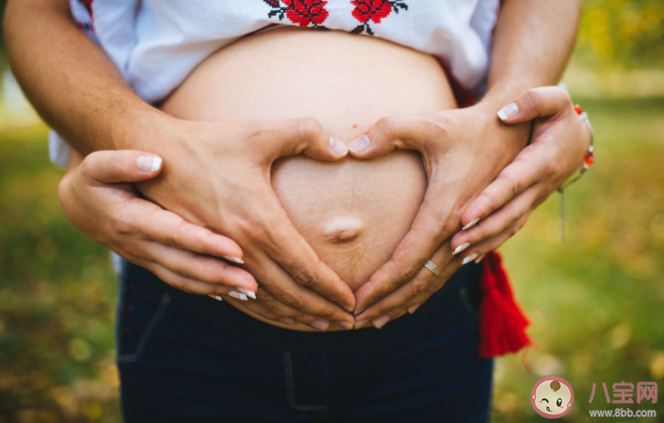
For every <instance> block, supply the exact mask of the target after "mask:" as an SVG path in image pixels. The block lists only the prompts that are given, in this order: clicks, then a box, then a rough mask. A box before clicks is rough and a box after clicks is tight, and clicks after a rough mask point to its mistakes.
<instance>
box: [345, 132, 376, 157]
mask: <svg viewBox="0 0 664 423" xmlns="http://www.w3.org/2000/svg"><path fill="white" fill-rule="evenodd" d="M370 145H371V140H370V139H369V137H367V136H366V135H362V136H361V137H360V138H357V139H356V140H353V142H351V143H350V145H349V146H348V149H349V150H350V151H352V152H353V153H361V152H362V151H364V150H366V149H367V148H369V146H370Z"/></svg>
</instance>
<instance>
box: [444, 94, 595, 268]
mask: <svg viewBox="0 0 664 423" xmlns="http://www.w3.org/2000/svg"><path fill="white" fill-rule="evenodd" d="M499 116H500V118H501V120H503V122H505V123H507V124H509V125H513V124H516V123H521V122H527V121H530V120H533V119H534V120H535V125H534V127H533V135H532V142H531V144H530V145H529V146H528V147H526V148H524V149H523V151H522V152H521V153H519V155H518V156H517V157H516V159H514V162H512V164H510V165H509V166H507V167H506V168H505V169H504V170H503V171H502V172H500V175H498V178H497V179H496V180H495V181H494V182H493V183H491V185H489V186H488V187H487V188H486V189H485V190H484V191H482V193H481V194H480V196H479V197H477V198H476V199H475V200H474V201H473V202H472V203H470V204H469V205H468V206H467V207H466V209H465V210H464V212H463V215H462V217H461V220H462V222H466V223H467V224H468V225H469V226H470V227H469V228H467V229H466V230H463V231H461V232H459V233H457V234H456V235H454V237H453V238H452V249H455V251H456V250H457V249H458V250H459V253H461V252H462V251H463V254H461V256H462V257H463V258H464V260H476V259H478V258H479V257H482V256H484V254H486V253H487V252H489V251H492V250H495V249H496V248H498V247H499V246H500V245H502V244H503V243H504V242H505V241H506V240H507V239H508V238H509V237H510V236H512V235H514V234H515V233H516V232H517V231H518V230H519V229H520V228H521V227H522V226H523V225H524V224H525V222H526V219H527V218H528V215H529V214H530V213H531V212H532V211H533V210H535V208H537V206H539V205H540V204H541V203H543V202H544V200H546V199H547V198H548V197H549V195H551V193H552V192H553V191H555V190H556V189H558V187H560V186H561V185H562V184H563V182H565V181H566V180H567V179H568V178H569V177H570V176H572V175H573V174H574V172H575V171H577V170H578V169H579V168H580V167H581V166H582V165H583V161H584V158H585V156H586V153H587V152H588V147H589V146H590V130H589V128H588V125H586V123H585V122H583V121H582V120H581V119H579V116H578V115H577V114H576V112H575V111H574V106H573V104H572V101H571V99H570V97H569V94H567V92H566V91H565V90H564V89H562V88H559V87H543V88H535V89H531V90H528V91H526V92H525V93H523V94H521V95H520V96H519V97H517V98H516V100H514V101H513V102H512V103H510V104H508V105H506V106H505V107H504V108H503V109H501V112H500V113H499ZM470 223H473V225H470Z"/></svg>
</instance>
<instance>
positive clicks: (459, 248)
mask: <svg viewBox="0 0 664 423" xmlns="http://www.w3.org/2000/svg"><path fill="white" fill-rule="evenodd" d="M468 247H470V242H464V243H463V244H461V245H459V246H458V247H456V250H454V252H453V253H452V255H453V256H456V255H457V254H459V253H460V252H462V251H463V250H465V249H466V248H468Z"/></svg>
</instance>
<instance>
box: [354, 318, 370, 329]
mask: <svg viewBox="0 0 664 423" xmlns="http://www.w3.org/2000/svg"><path fill="white" fill-rule="evenodd" d="M368 321H369V319H362V320H359V321H357V322H355V329H360V328H361V327H362V326H364V325H366V324H367V322H368Z"/></svg>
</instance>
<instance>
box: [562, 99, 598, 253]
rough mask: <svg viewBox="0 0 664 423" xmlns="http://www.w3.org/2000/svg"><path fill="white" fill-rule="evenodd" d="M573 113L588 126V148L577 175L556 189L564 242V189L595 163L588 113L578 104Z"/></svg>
mask: <svg viewBox="0 0 664 423" xmlns="http://www.w3.org/2000/svg"><path fill="white" fill-rule="evenodd" d="M574 111H575V112H576V114H577V115H578V116H579V119H581V120H582V121H584V122H585V123H586V125H588V129H590V147H588V152H587V153H586V157H585V159H584V161H583V166H582V167H581V169H580V170H579V173H578V174H577V175H576V176H575V177H573V178H572V179H570V180H569V181H567V182H565V183H564V184H562V185H561V186H560V187H559V188H558V192H559V193H560V241H561V242H562V241H565V189H566V188H567V187H568V186H570V185H572V184H573V183H574V182H576V181H578V180H579V179H581V177H582V176H583V174H584V173H586V171H587V170H588V169H589V168H590V166H592V164H593V163H595V154H594V153H593V151H594V150H595V147H594V145H593V142H594V138H595V137H594V134H593V127H592V125H591V124H590V120H588V113H586V112H584V111H583V110H582V109H581V106H579V105H578V104H577V105H576V106H574Z"/></svg>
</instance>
